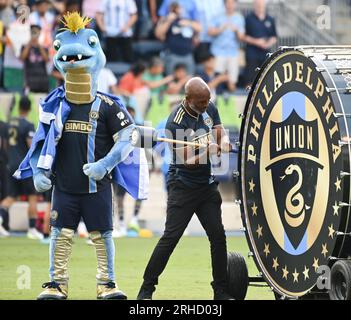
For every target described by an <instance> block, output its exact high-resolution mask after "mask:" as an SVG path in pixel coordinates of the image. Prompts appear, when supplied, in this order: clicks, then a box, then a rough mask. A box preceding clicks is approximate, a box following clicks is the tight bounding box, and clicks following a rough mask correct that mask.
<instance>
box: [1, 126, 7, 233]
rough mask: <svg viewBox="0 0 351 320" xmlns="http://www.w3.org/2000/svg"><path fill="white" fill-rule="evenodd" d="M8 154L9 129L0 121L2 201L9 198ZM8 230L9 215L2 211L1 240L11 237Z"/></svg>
mask: <svg viewBox="0 0 351 320" xmlns="http://www.w3.org/2000/svg"><path fill="white" fill-rule="evenodd" d="M7 153H8V128H7V125H6V123H5V122H2V121H0V201H1V200H3V199H4V198H5V197H6V196H7V179H8V171H7ZM4 214H5V215H4ZM6 229H8V214H7V212H6V211H5V212H4V211H3V212H1V211H0V238H1V237H8V236H9V233H8V232H7V230H6Z"/></svg>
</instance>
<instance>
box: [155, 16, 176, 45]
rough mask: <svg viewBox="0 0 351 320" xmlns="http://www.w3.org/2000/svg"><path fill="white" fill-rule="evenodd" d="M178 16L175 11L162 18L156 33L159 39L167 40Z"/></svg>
mask: <svg viewBox="0 0 351 320" xmlns="http://www.w3.org/2000/svg"><path fill="white" fill-rule="evenodd" d="M176 18H177V16H176V15H175V14H174V13H171V14H169V15H168V16H167V17H164V18H161V20H160V21H159V23H158V25H157V26H156V30H155V35H156V37H157V38H158V39H159V40H161V41H165V40H166V34H167V32H168V30H169V28H170V27H171V25H172V23H173V22H174V21H175V19H176Z"/></svg>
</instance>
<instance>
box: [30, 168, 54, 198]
mask: <svg viewBox="0 0 351 320" xmlns="http://www.w3.org/2000/svg"><path fill="white" fill-rule="evenodd" d="M33 181H34V186H35V190H37V191H38V192H39V193H42V192H46V191H48V190H50V189H51V187H52V184H51V180H50V179H49V178H48V177H47V176H46V175H45V172H44V171H41V170H40V171H38V172H37V173H36V174H35V175H34V177H33Z"/></svg>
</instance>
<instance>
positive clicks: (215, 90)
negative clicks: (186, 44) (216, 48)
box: [199, 54, 229, 99]
mask: <svg viewBox="0 0 351 320" xmlns="http://www.w3.org/2000/svg"><path fill="white" fill-rule="evenodd" d="M202 64H203V68H204V69H203V71H202V72H200V73H199V77H200V78H202V80H204V81H205V82H206V83H207V84H208V86H209V87H210V89H211V92H212V94H211V96H212V98H213V99H215V97H216V96H217V95H221V94H223V93H224V92H225V91H226V90H227V86H228V83H229V76H228V74H226V73H222V74H221V73H218V72H216V70H215V66H216V60H215V57H214V56H213V55H212V54H208V55H207V57H204V60H203V62H202Z"/></svg>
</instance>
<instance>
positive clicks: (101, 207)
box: [51, 187, 113, 232]
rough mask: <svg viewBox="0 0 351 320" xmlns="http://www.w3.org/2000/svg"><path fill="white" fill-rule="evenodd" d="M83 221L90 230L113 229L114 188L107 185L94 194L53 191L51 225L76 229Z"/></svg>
mask: <svg viewBox="0 0 351 320" xmlns="http://www.w3.org/2000/svg"><path fill="white" fill-rule="evenodd" d="M81 218H83V221H84V223H85V225H86V227H87V230H88V231H89V232H92V231H108V230H113V221H112V190H111V187H107V188H105V189H104V190H101V191H99V192H97V193H93V194H80V195H77V194H69V193H65V192H62V191H59V190H58V189H55V190H54V191H53V201H52V213H51V225H52V226H53V227H56V228H67V229H71V230H76V229H77V227H78V224H79V221H80V220H81Z"/></svg>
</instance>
